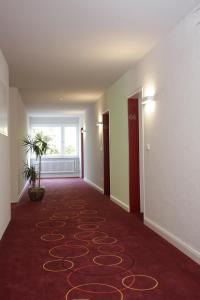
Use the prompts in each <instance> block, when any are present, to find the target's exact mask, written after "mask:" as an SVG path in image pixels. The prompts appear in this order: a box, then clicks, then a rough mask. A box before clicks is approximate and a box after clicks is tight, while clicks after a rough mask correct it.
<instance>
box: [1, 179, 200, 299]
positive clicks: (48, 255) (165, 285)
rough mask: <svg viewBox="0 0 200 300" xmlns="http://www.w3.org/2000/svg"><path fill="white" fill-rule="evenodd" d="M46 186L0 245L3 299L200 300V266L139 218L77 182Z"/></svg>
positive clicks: (23, 207)
mask: <svg viewBox="0 0 200 300" xmlns="http://www.w3.org/2000/svg"><path fill="white" fill-rule="evenodd" d="M43 185H44V186H45V187H46V189H47V192H46V196H45V199H44V200H43V201H42V202H41V203H33V202H30V201H29V200H28V199H27V195H24V197H23V199H22V201H21V202H20V203H19V205H18V206H17V207H15V209H14V210H13V217H12V221H11V223H10V225H9V226H8V229H7V231H6V233H5V235H4V237H3V239H2V240H1V242H0V299H2V300H66V299H67V300H72V299H73V300H78V299H79V300H93V299H95V300H115V299H116V300H122V299H124V300H125V299H126V300H132V299H133V300H134V299H138V300H139V299H145V300H149V299H151V300H157V299H159V300H160V299H162V300H164V299H168V300H175V299H176V300H198V299H200V266H198V265H197V264H195V263H194V262H192V261H191V260H190V259H189V258H187V257H186V256H185V255H183V254H182V253H181V252H179V251H178V250H177V249H176V248H174V247H173V246H171V245H169V244H168V243H167V242H166V241H164V240H163V239H161V238H160V237H159V236H157V235H156V234H155V233H153V232H152V231H151V230H149V229H148V228H147V227H145V226H144V225H143V224H142V222H141V220H140V219H139V218H135V217H133V216H132V215H130V214H128V213H126V212H125V211H123V210H122V209H121V208H119V207H118V206H116V205H115V204H113V203H112V202H111V201H110V200H109V199H108V198H107V197H105V196H103V195H101V194H100V193H98V192H97V191H95V190H94V189H92V188H91V187H90V186H88V185H87V184H86V183H84V182H83V181H82V180H80V179H51V180H43Z"/></svg>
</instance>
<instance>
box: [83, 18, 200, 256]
mask: <svg viewBox="0 0 200 300" xmlns="http://www.w3.org/2000/svg"><path fill="white" fill-rule="evenodd" d="M199 21H200V13H199V15H198V14H190V15H189V16H187V17H186V18H185V19H184V20H183V21H182V22H181V23H180V24H178V26H177V27H176V28H175V29H174V30H173V31H172V32H171V33H170V34H169V35H168V36H167V37H166V38H165V39H164V40H163V41H162V42H161V43H160V44H159V45H158V46H157V47H156V48H154V49H153V50H152V51H151V52H150V53H149V54H148V55H146V56H145V57H144V58H143V59H142V60H141V61H140V62H139V63H138V64H136V65H135V66H134V67H133V68H132V69H131V70H130V71H128V72H127V73H126V74H125V75H123V76H122V77H121V78H120V79H119V80H118V81H116V82H115V83H114V84H113V85H112V86H111V87H110V88H109V89H108V90H107V92H106V94H105V97H106V107H107V109H109V111H110V133H111V134H110V164H111V194H112V195H113V196H114V197H115V198H116V199H118V200H119V201H121V202H122V203H123V204H124V207H127V206H128V205H129V171H128V166H129V162H128V113H127V99H128V97H130V96H131V95H133V94H134V93H135V92H136V91H138V90H141V88H142V87H143V88H144V90H145V91H146V90H148V88H151V89H154V90H155V93H156V105H155V111H154V112H151V113H148V112H147V111H144V138H145V141H144V142H145V144H147V143H148V144H150V146H151V150H150V151H149V152H147V151H144V152H145V155H144V156H145V157H144V160H145V163H144V164H145V194H146V195H145V196H146V198H145V212H144V213H145V223H146V224H147V225H148V226H150V227H151V228H153V229H154V230H155V231H157V232H158V233H159V234H161V235H163V236H164V237H165V238H167V239H168V240H169V241H170V242H172V243H173V244H175V245H176V246H177V247H179V249H181V250H182V251H184V252H185V253H186V254H188V255H189V256H191V257H192V258H193V259H195V260H196V261H198V262H200V238H199V232H200V217H199V212H200V158H199V157H200V117H199V112H200V99H199V95H200V27H199V26H197V25H196V24H197V23H198V22H199ZM145 110H146V108H145ZM88 113H89V112H88ZM90 114H91V115H89V116H88V117H89V119H90V121H89V123H90V122H92V123H94V120H92V118H94V119H95V117H94V115H95V113H94V112H93V111H92V109H91V111H90ZM90 127H91V129H90V130H94V129H92V125H91V126H90ZM88 131H89V129H88ZM90 134H91V136H89V137H88V139H90V141H89V142H88V148H90V150H88V153H89V154H88V156H89V157H90V158H91V161H92V167H93V168H94V170H93V171H92V170H90V177H91V178H93V180H94V182H95V183H96V184H100V183H99V182H98V179H97V175H98V172H99V170H98V169H97V162H95V159H96V158H93V156H92V155H93V154H92V153H90V152H89V151H92V147H93V151H94V150H96V149H97V148H98V147H97V143H98V141H97V140H95V138H94V139H93V142H94V141H96V145H94V144H93V145H92V146H91V144H92V137H94V136H95V134H96V133H95V131H94V132H90ZM97 156H98V154H96V157H97ZM99 159H102V157H99V158H98V166H99V165H100V164H102V163H103V162H100V161H99ZM88 162H89V159H88Z"/></svg>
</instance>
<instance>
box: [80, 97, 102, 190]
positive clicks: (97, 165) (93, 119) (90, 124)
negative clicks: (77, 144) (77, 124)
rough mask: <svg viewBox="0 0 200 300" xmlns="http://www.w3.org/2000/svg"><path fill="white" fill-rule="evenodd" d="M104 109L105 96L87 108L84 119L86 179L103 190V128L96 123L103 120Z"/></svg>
mask: <svg viewBox="0 0 200 300" xmlns="http://www.w3.org/2000/svg"><path fill="white" fill-rule="evenodd" d="M104 111H105V102H104V98H101V99H99V101H98V102H97V103H96V104H91V105H90V107H89V108H88V109H87V110H86V113H85V121H84V128H85V130H86V133H84V148H85V149H84V164H85V180H86V181H88V182H89V183H91V184H94V185H95V186H96V188H98V189H99V190H101V191H103V136H102V133H103V132H102V129H103V128H102V126H99V127H98V126H96V124H97V122H98V121H99V122H101V121H102V113H103V112H104Z"/></svg>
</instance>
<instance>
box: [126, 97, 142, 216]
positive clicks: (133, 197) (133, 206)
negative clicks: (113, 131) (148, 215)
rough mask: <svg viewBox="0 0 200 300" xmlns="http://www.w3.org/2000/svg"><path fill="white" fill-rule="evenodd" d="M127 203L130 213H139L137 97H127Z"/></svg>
mask: <svg viewBox="0 0 200 300" xmlns="http://www.w3.org/2000/svg"><path fill="white" fill-rule="evenodd" d="M128 128H129V203H130V212H131V213H140V166H139V112H138V99H134V98H129V99H128Z"/></svg>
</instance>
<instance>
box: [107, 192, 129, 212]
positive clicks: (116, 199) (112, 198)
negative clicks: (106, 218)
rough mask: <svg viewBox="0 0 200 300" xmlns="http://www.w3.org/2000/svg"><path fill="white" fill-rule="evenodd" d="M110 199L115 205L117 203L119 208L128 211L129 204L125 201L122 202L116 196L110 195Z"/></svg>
mask: <svg viewBox="0 0 200 300" xmlns="http://www.w3.org/2000/svg"><path fill="white" fill-rule="evenodd" d="M110 199H111V200H112V201H113V202H114V203H115V204H117V205H119V206H120V207H121V208H123V209H124V210H126V211H127V212H130V209H129V206H128V205H127V204H125V203H123V202H122V201H121V200H119V199H118V198H117V197H115V196H113V195H110Z"/></svg>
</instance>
